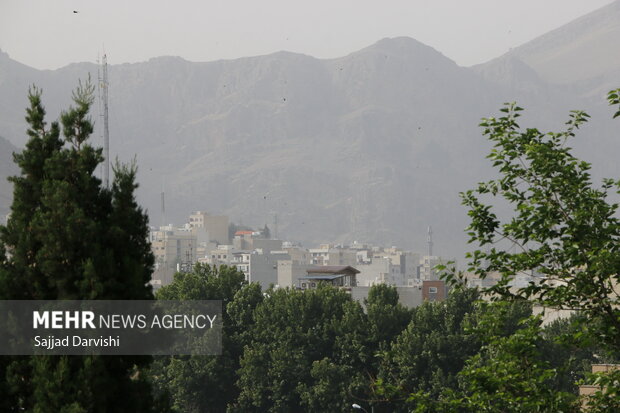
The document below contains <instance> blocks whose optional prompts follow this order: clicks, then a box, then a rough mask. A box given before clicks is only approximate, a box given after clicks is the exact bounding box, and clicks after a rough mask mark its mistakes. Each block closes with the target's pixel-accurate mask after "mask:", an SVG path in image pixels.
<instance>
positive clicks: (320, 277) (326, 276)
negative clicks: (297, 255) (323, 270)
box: [299, 274, 344, 281]
mask: <svg viewBox="0 0 620 413" xmlns="http://www.w3.org/2000/svg"><path fill="white" fill-rule="evenodd" d="M341 277H344V274H336V275H329V274H323V275H306V276H305V277H299V279H300V280H319V281H321V280H327V281H333V280H335V279H337V278H341Z"/></svg>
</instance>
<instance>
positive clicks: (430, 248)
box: [427, 226, 433, 257]
mask: <svg viewBox="0 0 620 413" xmlns="http://www.w3.org/2000/svg"><path fill="white" fill-rule="evenodd" d="M427 239H428V256H429V257H432V256H433V228H431V227H430V226H429V227H428V238H427Z"/></svg>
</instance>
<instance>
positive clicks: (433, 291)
mask: <svg viewBox="0 0 620 413" xmlns="http://www.w3.org/2000/svg"><path fill="white" fill-rule="evenodd" d="M428 293H429V294H437V287H428Z"/></svg>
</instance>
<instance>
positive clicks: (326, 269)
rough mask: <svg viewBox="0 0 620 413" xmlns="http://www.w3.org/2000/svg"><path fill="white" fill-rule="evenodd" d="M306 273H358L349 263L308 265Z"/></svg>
mask: <svg viewBox="0 0 620 413" xmlns="http://www.w3.org/2000/svg"><path fill="white" fill-rule="evenodd" d="M306 272H307V273H308V274H359V270H356V269H355V268H353V267H351V266H349V265H317V266H314V267H309V268H308V269H307V270H306Z"/></svg>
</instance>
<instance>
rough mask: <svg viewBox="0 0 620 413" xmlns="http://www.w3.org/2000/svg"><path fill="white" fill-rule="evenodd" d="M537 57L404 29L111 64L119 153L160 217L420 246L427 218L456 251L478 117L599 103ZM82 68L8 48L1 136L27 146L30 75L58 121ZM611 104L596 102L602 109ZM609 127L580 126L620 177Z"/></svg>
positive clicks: (484, 166) (2, 68)
mask: <svg viewBox="0 0 620 413" xmlns="http://www.w3.org/2000/svg"><path fill="white" fill-rule="evenodd" d="M618 22H619V23H618V25H620V20H619V21H618ZM614 27H615V26H614ZM558 42H559V43H561V42H560V41H559V40H557V42H556V43H558ZM573 42H574V43H575V44H580V43H579V42H578V41H577V40H574V41H573ZM559 43H558V44H559ZM554 44H555V43H554ZM526 49H527V48H524V49H523V50H526ZM523 53H525V52H523ZM524 56H525V54H524ZM532 62H534V60H527V61H526V59H525V58H524V57H523V58H522V57H520V55H517V54H514V55H509V56H504V57H502V58H501V59H497V60H496V61H493V62H490V63H488V64H486V65H481V66H478V67H475V68H463V67H459V66H458V65H456V64H455V63H454V62H453V61H451V60H450V59H448V58H446V57H445V56H443V55H441V54H440V53H438V52H437V51H435V50H433V49H432V48H430V47H428V46H425V45H423V44H421V43H419V42H417V41H415V40H413V39H409V38H396V39H384V40H382V41H380V42H378V43H376V44H374V45H372V46H370V47H368V48H366V49H363V50H361V51H358V52H355V53H352V54H350V55H348V56H345V57H342V58H338V59H331V60H319V59H315V58H312V57H309V56H305V55H299V54H293V53H287V52H280V53H276V54H272V55H268V56H259V57H252V58H244V59H237V60H231V61H217V62H208V63H192V62H187V61H185V60H183V59H180V58H175V57H162V58H156V59H151V60H150V61H148V62H144V63H137V64H123V65H112V66H110V68H109V73H110V82H111V89H110V121H111V124H110V130H111V142H112V143H111V152H112V156H118V157H119V159H121V160H123V161H129V160H131V159H132V158H133V157H134V156H135V157H136V159H137V162H138V165H139V168H140V170H139V180H140V184H141V187H140V189H139V198H140V201H141V202H142V203H143V204H144V205H145V206H146V207H147V208H148V210H149V212H150V216H151V223H152V224H154V225H159V224H161V223H162V222H164V221H166V222H176V223H181V222H183V219H185V218H186V217H187V215H188V214H189V213H190V212H191V211H193V210H207V211H210V212H212V213H218V214H219V213H223V214H228V215H230V216H231V218H232V220H234V221H236V222H243V223H244V224H249V225H256V226H262V225H264V224H265V223H267V224H268V225H270V226H272V221H273V217H274V215H276V214H277V219H278V233H279V235H280V236H281V237H284V238H287V239H292V240H298V241H302V242H304V244H306V245H309V244H312V243H317V242H325V241H332V242H333V241H335V242H344V243H348V242H351V241H353V240H358V241H360V242H363V241H368V242H375V243H382V244H386V245H387V244H393V245H399V246H402V247H405V248H411V249H415V250H418V251H425V250H426V245H425V244H426V228H427V227H428V226H429V225H432V226H433V231H434V236H435V253H437V254H441V255H446V256H457V257H459V256H461V254H462V253H463V251H465V250H466V249H467V248H468V247H467V246H466V237H465V235H464V232H463V228H464V227H465V226H466V223H467V218H466V211H465V210H464V209H463V208H462V207H461V206H460V201H459V197H458V193H459V192H460V191H464V190H466V189H469V188H471V187H473V186H474V185H475V183H476V182H477V181H479V180H481V179H484V178H485V177H488V175H489V173H490V171H491V170H490V168H489V166H488V163H487V162H486V160H485V159H484V157H485V155H486V154H487V153H488V150H489V146H488V143H487V142H486V141H485V139H484V138H483V137H482V136H481V135H480V130H479V128H478V126H477V125H478V123H479V120H480V118H481V117H483V116H490V115H494V114H496V113H498V109H499V107H500V106H501V104H502V103H503V102H505V101H510V100H514V99H518V100H519V102H520V103H521V104H522V105H523V106H525V107H526V108H527V109H528V111H527V112H526V116H525V117H524V118H523V124H524V125H530V124H533V125H536V126H541V127H544V128H553V129H557V128H560V127H561V126H562V125H563V122H564V120H565V117H566V114H567V112H568V110H570V109H575V108H586V107H588V105H589V104H592V101H591V100H590V99H589V98H588V97H587V93H584V90H585V89H584V87H585V86H584V85H585V83H581V84H580V85H579V89H577V88H576V87H574V86H573V83H569V84H558V83H560V82H550V81H549V79H548V78H547V77H548V76H549V74H548V73H547V72H545V71H544V70H542V69H540V68H538V67H536V66H535V65H534V66H532V65H533V64H534V63H532ZM610 65H612V66H613V64H612V63H610ZM541 67H542V66H541ZM88 73H90V74H91V77H92V78H93V79H97V67H96V66H94V65H92V64H85V63H82V64H72V65H70V66H67V67H65V68H62V69H59V70H55V71H38V70H34V69H31V68H28V67H25V66H22V65H20V64H19V63H17V62H14V61H12V60H11V59H10V58H9V57H8V56H6V55H0V107H1V108H2V109H3V110H2V111H0V134H3V135H4V136H6V137H7V138H9V139H10V140H11V141H12V142H13V143H15V144H17V145H23V144H24V141H25V134H24V133H23V130H24V129H25V125H24V121H23V108H24V107H25V106H26V93H27V89H28V85H30V84H32V83H36V84H37V85H39V86H40V87H42V88H43V90H44V96H43V98H44V102H46V105H47V108H48V113H49V114H50V118H54V117H57V116H58V113H59V111H60V109H61V108H63V107H66V106H67V105H68V104H69V97H70V93H71V89H72V88H74V87H75V85H76V84H77V79H78V78H82V79H84V78H85V77H87V76H88ZM605 73H607V72H605ZM599 75H600V73H598V72H596V73H595V72H593V77H587V76H586V75H580V76H581V77H580V79H586V78H587V79H594V78H596V76H599ZM569 81H571V80H570V79H568V80H567V81H566V82H569ZM596 88H600V86H598V85H596V86H591V89H592V90H595V89H596ZM584 96H585V97H584ZM94 109H95V113H94V115H93V117H94V119H95V121H96V123H97V124H100V123H101V122H100V119H99V117H98V114H97V110H96V109H97V106H96V105H95V108H94ZM605 110H606V109H605V108H604V106H603V105H600V106H596V107H595V108H594V111H595V113H596V114H599V113H600V118H601V119H602V118H605V116H607V117H609V116H608V115H607V114H606V112H605ZM601 125H602V126H601ZM601 125H599V126H597V127H596V129H594V128H593V129H590V130H586V133H588V132H589V133H590V136H589V138H588V139H589V140H588V141H587V144H586V145H583V148H581V149H580V150H582V151H583V154H584V155H585V156H586V158H587V159H590V160H596V161H598V162H599V163H598V165H599V167H600V171H597V173H598V172H600V173H601V174H604V175H611V176H614V174H615V175H616V176H620V173H618V174H616V172H619V171H618V167H617V166H616V162H615V155H613V154H617V153H618V152H617V150H618V149H619V148H618V145H617V144H616V143H614V139H613V136H614V130H615V129H614V126H613V124H611V123H605V122H603V123H602V124H601ZM93 141H94V142H95V143H96V144H100V143H101V139H100V137H99V136H95V137H94V138H93ZM614 145H615V146H614ZM588 157H590V158H588ZM162 186H163V187H164V188H165V193H166V213H165V217H163V216H162V213H161V211H160V192H161V188H162Z"/></svg>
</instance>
